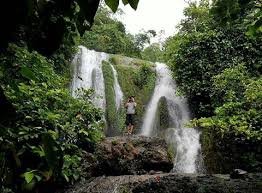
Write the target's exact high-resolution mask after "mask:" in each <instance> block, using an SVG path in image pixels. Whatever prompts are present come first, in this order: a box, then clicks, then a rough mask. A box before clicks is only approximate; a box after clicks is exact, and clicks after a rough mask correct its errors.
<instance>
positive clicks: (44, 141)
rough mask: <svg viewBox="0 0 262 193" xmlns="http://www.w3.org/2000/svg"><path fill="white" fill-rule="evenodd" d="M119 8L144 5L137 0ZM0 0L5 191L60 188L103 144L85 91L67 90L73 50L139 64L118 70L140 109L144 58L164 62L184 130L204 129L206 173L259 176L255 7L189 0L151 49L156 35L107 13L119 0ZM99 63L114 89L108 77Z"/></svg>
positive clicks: (260, 63)
mask: <svg viewBox="0 0 262 193" xmlns="http://www.w3.org/2000/svg"><path fill="white" fill-rule="evenodd" d="M140 1H142V0H140ZM122 2H123V4H124V5H128V6H131V7H132V8H133V9H136V8H137V6H139V0H122ZM159 3H162V2H161V1H160V0H159ZM1 4H2V5H1V7H0V24H1V30H0V83H1V87H0V112H1V118H0V184H1V187H0V192H3V193H15V192H17V193H18V192H19V193H21V192H37V193H44V192H59V191H61V190H63V189H65V188H67V187H68V186H69V185H73V184H75V183H76V182H79V181H80V180H81V179H84V178H85V176H83V173H82V169H83V168H82V165H81V162H82V160H83V157H84V156H85V155H86V151H87V150H88V151H90V152H92V151H93V149H94V144H95V143H99V141H100V140H101V139H103V138H104V137H105V134H104V128H105V124H104V122H103V119H104V118H103V116H104V112H102V110H101V109H99V108H97V107H96V106H95V105H94V104H93V103H92V101H91V95H92V92H93V91H92V90H85V91H83V92H84V94H83V95H81V96H79V97H78V98H73V97H72V96H71V94H70V90H69V84H70V80H71V74H70V73H71V71H70V68H71V67H70V66H71V62H72V57H73V56H74V55H75V54H76V53H77V50H78V49H77V46H79V45H84V46H85V47H86V48H88V49H93V50H96V51H100V52H106V53H110V54H118V55H122V56H128V57H133V58H136V59H139V61H140V62H137V63H136V64H135V66H136V68H131V67H130V68H127V69H128V70H129V71H130V72H132V73H131V75H130V74H128V73H127V70H126V69H125V68H124V67H121V66H120V67H117V71H118V73H119V74H120V75H119V79H120V81H121V84H120V85H122V86H123V90H124V91H125V90H128V89H127V87H128V85H129V84H131V85H132V86H133V88H134V91H133V92H138V91H139V92H141V94H140V95H139V97H138V100H140V101H142V102H143V100H145V99H146V100H148V99H149V98H150V95H149V93H150V92H151V91H152V90H153V86H154V83H153V82H154V81H155V79H156V77H155V72H154V71H153V70H152V68H151V66H150V65H151V62H165V63H167V65H168V66H169V67H170V69H171V70H172V73H173V74H172V75H173V78H174V80H175V81H176V83H177V84H178V88H179V93H178V94H179V95H183V96H186V98H187V99H188V103H189V106H190V109H191V111H192V114H193V117H194V119H193V120H192V121H191V123H189V124H190V125H191V126H194V127H196V128H198V129H200V130H201V132H202V135H201V144H202V150H203V154H204V157H205V158H204V162H205V165H206V170H207V171H208V173H229V172H230V171H231V170H232V169H234V168H242V169H244V170H247V171H248V172H261V171H262V143H261V142H262V141H261V140H262V2H261V0H231V1H228V0H213V1H208V0H200V1H189V2H188V7H186V8H185V10H184V15H185V18H184V19H183V20H181V22H180V24H179V25H178V26H177V32H176V33H175V34H173V36H171V37H169V38H168V39H167V40H166V41H165V42H157V43H156V42H154V43H152V42H151V39H152V37H155V36H156V35H157V34H156V32H155V31H154V30H148V31H141V33H138V34H131V33H129V32H128V31H127V30H126V27H125V24H124V23H123V22H121V21H120V20H118V19H117V18H116V17H114V16H115V15H116V14H120V13H121V12H120V13H119V11H117V10H118V6H119V0H105V1H104V2H100V1H99V0H55V1H52V0H50V1H49V0H4V1H3V2H1ZM174 10H175V7H174ZM115 12H116V13H115ZM169 22H170V25H171V24H172V18H170V21H169ZM111 60H112V61H110V62H112V63H113V64H118V63H119V61H120V60H119V58H118V57H112V58H111ZM141 60H147V61H148V62H145V63H143V62H142V63H143V64H141ZM103 68H104V69H103V70H104V71H105V72H106V73H107V77H106V80H107V82H110V81H111V83H112V77H111V76H112V70H110V69H109V67H108V66H103ZM130 80H131V81H130ZM128 81H129V82H128ZM109 92H110V91H109ZM127 92H128V91H127ZM130 94H132V93H130ZM111 99H112V98H110V97H108V100H111ZM142 102H141V104H142ZM107 108H108V110H107V112H106V113H107V114H110V113H111V114H110V115H112V116H111V117H112V119H111V120H110V122H109V124H111V125H114V127H119V125H116V124H115V122H114V119H115V117H116V112H115V111H114V109H110V108H111V107H110V106H107ZM139 108H140V109H139V110H138V114H139V116H140V115H141V116H142V114H143V109H142V105H141V107H139ZM112 112H113V113H112ZM120 121H122V120H120ZM122 125H123V123H122ZM112 127H113V126H112ZM117 129H119V130H118V131H117V132H118V133H119V132H120V133H121V132H123V129H124V128H117Z"/></svg>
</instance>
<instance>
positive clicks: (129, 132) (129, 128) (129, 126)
mask: <svg viewBox="0 0 262 193" xmlns="http://www.w3.org/2000/svg"><path fill="white" fill-rule="evenodd" d="M127 133H128V135H130V134H131V124H130V123H129V125H128V131H127Z"/></svg>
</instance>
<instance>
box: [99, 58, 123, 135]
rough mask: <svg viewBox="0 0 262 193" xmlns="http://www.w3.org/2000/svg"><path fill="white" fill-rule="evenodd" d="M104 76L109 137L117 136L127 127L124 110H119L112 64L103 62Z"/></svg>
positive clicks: (107, 133)
mask: <svg viewBox="0 0 262 193" xmlns="http://www.w3.org/2000/svg"><path fill="white" fill-rule="evenodd" d="M102 70H103V76H104V81H105V96H106V111H105V116H106V120H107V131H106V135H107V136H115V135H118V134H120V133H121V132H122V129H123V128H124V127H125V126H124V123H125V114H124V109H123V108H120V109H119V110H117V108H116V101H115V90H114V75H113V69H112V67H111V66H110V63H108V62H105V61H103V64H102Z"/></svg>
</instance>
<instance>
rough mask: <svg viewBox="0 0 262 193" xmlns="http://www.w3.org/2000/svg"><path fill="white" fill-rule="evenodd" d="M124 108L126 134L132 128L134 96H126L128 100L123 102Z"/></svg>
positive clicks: (134, 109) (134, 108)
mask: <svg viewBox="0 0 262 193" xmlns="http://www.w3.org/2000/svg"><path fill="white" fill-rule="evenodd" d="M125 108H126V125H127V134H128V135H131V134H132V132H133V129H134V116H135V113H136V102H135V97H134V96H131V97H128V100H127V102H126V104H125Z"/></svg>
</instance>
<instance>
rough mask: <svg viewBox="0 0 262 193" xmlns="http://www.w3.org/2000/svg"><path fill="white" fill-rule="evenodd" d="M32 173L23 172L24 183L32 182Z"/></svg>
mask: <svg viewBox="0 0 262 193" xmlns="http://www.w3.org/2000/svg"><path fill="white" fill-rule="evenodd" d="M34 176H35V175H34V173H33V172H32V171H30V172H25V173H24V177H25V181H26V183H30V182H31V181H32V180H33V178H34Z"/></svg>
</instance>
